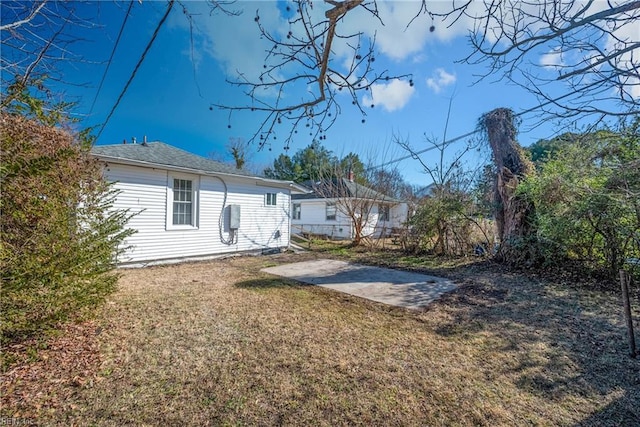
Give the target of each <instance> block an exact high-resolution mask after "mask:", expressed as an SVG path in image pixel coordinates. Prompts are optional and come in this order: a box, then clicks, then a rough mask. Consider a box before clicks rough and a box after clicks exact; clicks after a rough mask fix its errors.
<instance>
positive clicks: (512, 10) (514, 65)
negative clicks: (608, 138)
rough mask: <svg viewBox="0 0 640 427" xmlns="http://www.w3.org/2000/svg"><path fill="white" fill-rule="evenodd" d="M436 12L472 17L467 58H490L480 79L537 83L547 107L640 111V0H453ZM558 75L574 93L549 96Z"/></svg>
mask: <svg viewBox="0 0 640 427" xmlns="http://www.w3.org/2000/svg"><path fill="white" fill-rule="evenodd" d="M434 16H437V17H440V18H442V19H443V22H445V23H448V26H451V25H454V24H455V23H457V22H458V23H459V22H461V21H462V20H467V19H468V20H470V21H471V22H472V23H473V24H474V27H473V31H472V33H471V35H470V42H471V45H472V47H473V52H472V53H471V54H470V55H468V56H467V57H466V58H464V59H463V61H462V62H466V63H468V64H471V65H486V66H487V68H486V71H485V72H484V73H483V74H482V75H481V76H480V79H483V78H487V77H489V76H491V78H496V77H498V78H499V79H506V80H509V81H511V82H514V83H516V84H519V85H521V86H523V87H525V88H526V89H528V90H530V91H531V92H533V93H534V94H536V95H537V96H538V97H539V99H540V100H541V102H543V103H545V104H546V105H547V106H551V107H552V108H548V109H546V111H545V112H546V113H547V114H554V115H557V116H559V117H569V116H571V117H574V116H578V115H590V114H598V115H599V114H604V115H607V116H618V115H625V116H630V115H634V114H637V112H638V100H639V99H640V32H638V22H639V21H640V1H626V2H622V1H621V2H607V4H606V6H605V4H603V2H597V1H594V0H591V1H587V2H583V1H579V0H573V1H566V2H547V1H545V2H538V1H531V0H528V1H527V0H525V1H520V0H508V1H497V0H484V1H483V2H471V1H462V2H457V1H455V0H454V1H453V7H452V9H451V10H450V11H448V12H446V13H439V14H435V15H434ZM543 55H544V56H543ZM543 58H546V59H548V62H547V63H545V62H543V61H542V59H543ZM554 72H556V73H557V74H556V75H555V76H554ZM554 82H556V83H557V82H560V83H561V84H563V85H564V87H562V90H563V91H565V93H566V94H567V96H563V97H561V98H556V99H558V101H556V102H552V103H549V101H550V100H552V99H553V98H554V97H553V96H552V95H551V93H552V88H553V87H554V86H552V84H553V83H554ZM595 82H597V83H595Z"/></svg>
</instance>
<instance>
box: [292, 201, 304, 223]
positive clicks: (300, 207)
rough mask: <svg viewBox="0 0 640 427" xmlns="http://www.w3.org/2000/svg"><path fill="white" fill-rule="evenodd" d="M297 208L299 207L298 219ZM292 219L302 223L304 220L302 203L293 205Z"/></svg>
mask: <svg viewBox="0 0 640 427" xmlns="http://www.w3.org/2000/svg"><path fill="white" fill-rule="evenodd" d="M296 206H297V207H298V214H299V215H298V217H297V218H296ZM291 219H293V220H296V221H300V220H301V219H302V203H291Z"/></svg>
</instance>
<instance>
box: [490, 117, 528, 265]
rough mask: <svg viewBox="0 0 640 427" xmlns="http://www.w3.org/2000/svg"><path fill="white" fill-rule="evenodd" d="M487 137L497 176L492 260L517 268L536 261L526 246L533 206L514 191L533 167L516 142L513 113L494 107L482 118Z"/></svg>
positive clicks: (524, 197) (522, 195)
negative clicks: (495, 248) (495, 241)
mask: <svg viewBox="0 0 640 427" xmlns="http://www.w3.org/2000/svg"><path fill="white" fill-rule="evenodd" d="M481 124H482V125H483V126H484V128H485V130H486V132H487V136H488V138H489V145H490V146H491V151H492V152H493V160H494V162H495V165H496V170H497V176H496V180H495V189H494V198H495V204H494V205H495V217H496V223H497V228H498V236H499V239H500V246H499V248H498V251H497V253H496V259H498V260H499V261H503V262H507V263H510V264H517V265H530V264H532V263H534V262H535V261H536V255H535V252H536V251H535V250H534V247H533V246H532V245H530V243H532V242H531V238H532V237H533V236H534V233H535V227H534V222H533V218H534V207H533V203H532V202H531V201H530V200H528V198H527V197H526V195H525V194H520V193H518V191H517V187H518V184H519V183H520V182H521V181H522V180H523V179H524V178H525V177H526V176H527V175H529V174H531V173H533V171H534V166H533V164H532V163H531V161H530V160H529V159H528V158H527V157H526V156H525V154H524V151H523V149H522V147H520V145H518V143H517V142H516V138H515V137H516V126H515V123H514V115H513V112H512V111H511V110H509V109H507V108H498V109H495V110H493V111H491V112H489V113H487V114H485V115H484V116H483V118H482V123H481Z"/></svg>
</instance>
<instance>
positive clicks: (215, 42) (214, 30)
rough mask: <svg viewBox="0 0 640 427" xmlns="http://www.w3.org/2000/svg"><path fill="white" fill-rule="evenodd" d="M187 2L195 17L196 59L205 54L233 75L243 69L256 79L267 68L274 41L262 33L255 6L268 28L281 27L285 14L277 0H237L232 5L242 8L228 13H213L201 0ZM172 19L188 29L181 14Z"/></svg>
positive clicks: (172, 16) (187, 23) (248, 77)
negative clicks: (268, 54) (268, 39)
mask: <svg viewBox="0 0 640 427" xmlns="http://www.w3.org/2000/svg"><path fill="white" fill-rule="evenodd" d="M185 6H186V8H187V10H188V11H189V13H191V14H192V15H193V19H194V24H193V37H194V51H195V52H196V58H194V59H195V60H196V63H197V64H199V63H201V62H202V57H203V56H205V55H206V56H208V57H211V58H214V59H216V60H217V61H219V62H220V64H221V66H222V67H223V69H224V71H225V74H226V75H227V76H229V77H230V78H232V79H236V78H238V76H239V73H242V74H243V75H244V77H245V78H246V79H248V80H251V81H257V80H258V77H259V75H260V73H262V72H263V71H264V69H263V65H264V61H265V57H266V55H267V51H268V50H269V48H270V47H272V44H271V43H269V42H268V41H266V40H264V39H262V38H261V37H260V32H259V29H258V25H257V24H256V22H255V20H254V19H255V17H256V10H257V11H258V12H259V15H260V22H261V23H262V24H263V25H264V26H265V27H266V28H268V29H273V28H276V29H279V28H282V26H283V22H282V17H281V16H280V11H279V10H278V8H277V7H276V6H277V4H276V2H271V1H269V2H238V3H234V4H232V5H231V6H229V7H230V8H232V9H233V10H234V11H236V10H238V11H241V12H242V13H240V14H239V15H238V16H228V15H226V14H224V13H222V12H217V13H213V14H212V13H211V7H210V6H209V5H208V4H207V3H205V2H200V1H197V2H196V1H193V2H186V3H185ZM170 23H171V25H173V26H174V27H178V28H181V29H183V30H187V31H189V22H188V20H187V19H185V18H184V16H183V15H182V14H173V15H171V21H170ZM189 54H190V52H189Z"/></svg>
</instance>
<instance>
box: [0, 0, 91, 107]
mask: <svg viewBox="0 0 640 427" xmlns="http://www.w3.org/2000/svg"><path fill="white" fill-rule="evenodd" d="M1 7H2V25H1V26H0V35H1V48H2V55H1V57H0V70H1V72H2V81H1V84H2V87H3V91H2V107H6V106H7V105H8V104H9V103H11V102H13V101H15V100H16V98H18V95H19V94H20V93H21V92H22V91H23V90H24V89H25V88H26V87H28V86H33V87H35V88H36V89H38V90H40V91H41V92H44V95H49V96H50V95H51V94H50V93H48V92H47V91H46V89H45V86H44V84H43V80H44V79H45V78H46V79H49V80H56V81H64V76H63V74H62V72H61V70H60V66H59V65H60V62H65V63H73V62H75V63H77V62H82V61H84V59H83V57H82V56H81V55H80V54H78V53H77V52H75V51H74V44H76V43H78V42H79V41H80V38H79V37H78V35H77V34H78V31H77V30H76V29H74V27H76V28H77V27H81V28H85V29H89V28H93V27H95V26H96V25H95V24H93V23H92V22H91V19H89V17H86V16H80V15H79V14H78V12H77V9H78V3H75V2H62V1H47V0H42V1H34V2H2V5H1ZM67 83H71V82H67ZM73 83H74V84H81V83H82V82H73Z"/></svg>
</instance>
